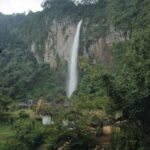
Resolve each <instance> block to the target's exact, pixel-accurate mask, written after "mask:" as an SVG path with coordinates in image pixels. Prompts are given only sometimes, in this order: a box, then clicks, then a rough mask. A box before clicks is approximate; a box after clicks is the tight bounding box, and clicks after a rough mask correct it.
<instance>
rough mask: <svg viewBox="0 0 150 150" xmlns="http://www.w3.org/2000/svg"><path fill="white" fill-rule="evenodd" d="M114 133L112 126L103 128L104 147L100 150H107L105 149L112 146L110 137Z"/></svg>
mask: <svg viewBox="0 0 150 150" xmlns="http://www.w3.org/2000/svg"><path fill="white" fill-rule="evenodd" d="M111 133H112V127H111V126H104V127H103V137H102V139H101V140H102V147H101V148H100V150H105V149H104V148H105V147H107V146H109V145H110V135H111Z"/></svg>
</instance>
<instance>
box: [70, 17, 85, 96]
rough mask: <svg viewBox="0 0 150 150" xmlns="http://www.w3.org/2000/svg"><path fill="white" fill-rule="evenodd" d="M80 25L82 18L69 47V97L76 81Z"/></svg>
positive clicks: (75, 86)
mask: <svg viewBox="0 0 150 150" xmlns="http://www.w3.org/2000/svg"><path fill="white" fill-rule="evenodd" d="M81 25H82V20H81V21H80V22H79V23H78V26H77V30H76V34H75V37H74V42H73V46H72V49H71V60H70V63H69V83H68V91H67V96H68V97H70V96H71V95H72V93H73V92H74V91H75V90H76V88H77V83H78V68H77V59H78V49H79V39H80V29H81Z"/></svg>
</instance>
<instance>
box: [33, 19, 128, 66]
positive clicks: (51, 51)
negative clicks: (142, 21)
mask: <svg viewBox="0 0 150 150" xmlns="http://www.w3.org/2000/svg"><path fill="white" fill-rule="evenodd" d="M76 27H77V25H76V24H74V23H71V22H69V21H64V22H63V23H58V22H57V21H53V23H52V25H51V26H50V27H49V30H48V37H47V38H46V39H45V45H44V49H43V54H42V56H39V54H38V53H37V52H36V43H35V42H34V41H33V42H32V45H31V52H32V53H33V55H34V57H35V58H36V60H37V62H38V63H39V64H40V63H48V64H49V65H50V67H51V68H56V67H57V65H58V60H59V62H64V61H66V62H69V59H70V52H71V48H72V44H73V40H74V35H75V32H76ZM83 30H84V32H86V30H88V29H86V28H83ZM83 30H82V31H81V32H83ZM82 38H86V37H84V34H83V37H82ZM128 39H129V33H127V34H126V35H125V34H124V33H123V32H122V31H120V30H116V29H115V28H114V27H113V26H110V28H109V31H108V34H107V36H99V38H98V40H97V41H96V42H93V43H91V44H90V46H89V47H86V46H85V45H84V44H83V47H81V49H80V50H82V49H83V53H82V54H83V57H86V58H89V59H91V60H92V61H93V63H104V64H106V65H109V64H111V61H112V54H111V47H112V45H113V43H118V42H123V41H125V40H128Z"/></svg>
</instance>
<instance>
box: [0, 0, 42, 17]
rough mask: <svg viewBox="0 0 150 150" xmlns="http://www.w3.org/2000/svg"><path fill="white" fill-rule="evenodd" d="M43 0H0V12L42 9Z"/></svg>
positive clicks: (8, 12)
mask: <svg viewBox="0 0 150 150" xmlns="http://www.w3.org/2000/svg"><path fill="white" fill-rule="evenodd" d="M42 1H43V0H0V12H2V13H4V14H12V13H22V12H27V11H29V10H32V11H34V12H35V11H38V10H42V8H41V3H42Z"/></svg>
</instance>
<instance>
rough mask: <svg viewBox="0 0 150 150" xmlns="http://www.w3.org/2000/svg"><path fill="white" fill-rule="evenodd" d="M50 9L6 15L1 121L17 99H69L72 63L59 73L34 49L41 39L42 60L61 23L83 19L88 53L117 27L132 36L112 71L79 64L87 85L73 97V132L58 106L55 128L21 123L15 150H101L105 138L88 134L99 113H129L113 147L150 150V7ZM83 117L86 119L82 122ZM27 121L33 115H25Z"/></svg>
mask: <svg viewBox="0 0 150 150" xmlns="http://www.w3.org/2000/svg"><path fill="white" fill-rule="evenodd" d="M43 8H44V10H43V11H42V12H37V13H32V12H30V13H29V14H28V15H24V14H16V15H8V16H6V15H3V14H0V68H1V70H0V115H1V114H2V113H3V112H4V111H7V110H8V107H7V106H8V104H9V102H10V98H12V99H14V100H20V99H26V98H35V99H36V98H38V97H39V96H43V95H44V97H46V98H47V99H48V100H51V99H57V98H56V97H59V96H58V95H59V94H60V95H63V96H64V95H65V88H64V86H65V78H66V63H65V62H64V63H60V64H59V65H58V66H57V68H55V69H52V68H50V67H49V65H48V64H44V63H43V62H42V63H41V64H38V63H37V61H36V60H35V58H34V56H33V54H32V53H31V51H30V46H29V45H31V44H32V42H33V41H35V42H36V44H37V53H38V54H39V55H40V56H42V54H43V47H44V42H45V39H46V38H47V36H48V28H49V26H50V25H51V24H52V23H53V21H54V20H55V21H56V20H57V21H58V22H59V23H62V22H63V21H64V20H65V19H68V20H70V22H75V23H76V22H77V21H78V20H80V19H81V18H82V19H83V20H84V23H83V25H84V27H86V28H87V29H88V30H87V32H86V33H84V34H85V36H86V39H82V38H81V47H80V48H81V49H84V48H88V47H89V46H90V45H91V44H92V43H93V42H94V41H97V40H98V39H99V37H105V36H106V35H107V34H109V28H110V27H111V26H114V28H115V29H118V30H121V31H122V33H123V34H124V36H127V35H128V36H129V37H128V40H126V41H123V42H118V43H114V44H113V45H112V47H111V51H112V59H113V64H112V66H111V67H110V68H109V69H108V68H107V67H106V66H103V65H102V64H92V63H91V62H90V60H85V59H84V58H83V57H82V56H81V57H80V58H79V68H80V84H79V86H78V89H77V91H76V92H75V93H74V94H73V96H72V97H71V100H72V102H71V104H70V105H71V107H72V110H73V111H72V112H73V115H72V113H71V112H69V113H68V114H69V116H68V117H67V119H68V120H69V121H72V122H73V123H74V124H72V123H71V124H70V126H71V127H70V126H69V127H64V126H63V125H62V121H63V120H64V119H66V118H65V117H66V115H68V114H67V113H66V112H65V109H60V108H58V109H56V108H55V107H54V109H55V110H53V111H54V115H55V116H56V118H55V122H56V124H55V126H53V125H52V126H48V128H47V127H43V126H41V124H40V123H37V122H36V121H35V120H34V121H33V120H30V119H27V120H26V121H27V122H26V121H22V120H21V121H20V120H19V122H17V123H14V127H13V129H14V130H15V131H16V132H15V136H14V137H15V140H16V142H15V141H13V140H12V141H11V140H10V143H9V144H8V149H16V147H18V148H19V149H20V148H21V149H23V150H26V149H36V148H39V147H40V146H44V148H46V149H50V150H51V149H58V148H59V147H61V146H66V147H67V146H69V147H67V148H66V147H65V148H66V149H81V150H84V149H86V150H87V149H89V150H90V149H94V148H95V147H96V145H98V143H97V140H96V139H97V137H95V134H93V133H91V132H90V133H89V132H87V131H86V127H87V124H88V123H89V122H88V121H89V120H90V119H91V118H92V115H91V114H90V113H91V111H92V110H93V111H95V110H96V111H97V110H99V111H103V112H105V113H108V112H109V114H114V116H115V114H116V113H119V114H121V115H120V116H121V117H120V118H119V119H120V120H121V121H122V122H121V123H120V126H119V132H114V133H113V134H112V138H111V141H110V142H112V148H113V149H115V150H136V149H137V150H147V149H149V145H150V143H149V141H150V140H149V139H150V52H149V50H150V44H149V43H150V9H149V8H150V1H148V0H143V1H141V0H110V1H108V0H98V1H92V3H91V1H89V0H83V1H82V3H77V5H75V3H74V2H73V1H71V0H46V1H45V2H44V3H43ZM81 36H83V33H82V34H81ZM14 37H15V38H14ZM80 54H81V55H82V53H80ZM57 61H59V59H58V60H57ZM63 96H62V97H63ZM58 99H59V100H60V101H59V102H58V103H62V101H61V98H60V97H59V98H58ZM64 99H65V98H64V97H63V100H64ZM51 111H52V108H51ZM74 111H75V113H74ZM81 112H82V113H83V112H84V113H85V114H86V117H83V116H82V117H81V114H82V113H81ZM96 113H97V112H96ZM74 114H75V116H74ZM107 115H108V114H107ZM64 116H65V117H64ZM99 116H100V115H99ZM114 116H113V115H112V118H114V121H115V119H116V118H115V117H114ZM20 117H25V115H24V114H23V113H20ZM26 117H28V116H26ZM101 117H102V115H101ZM85 118H86V119H85ZM116 120H117V119H116ZM114 126H116V124H115V125H114ZM70 128H71V130H70ZM31 131H32V132H31ZM89 141H90V142H91V141H92V142H91V143H90V142H89ZM66 142H67V144H68V145H67V144H66ZM85 143H86V144H85ZM65 144H66V145H65ZM6 147H7V146H6Z"/></svg>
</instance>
